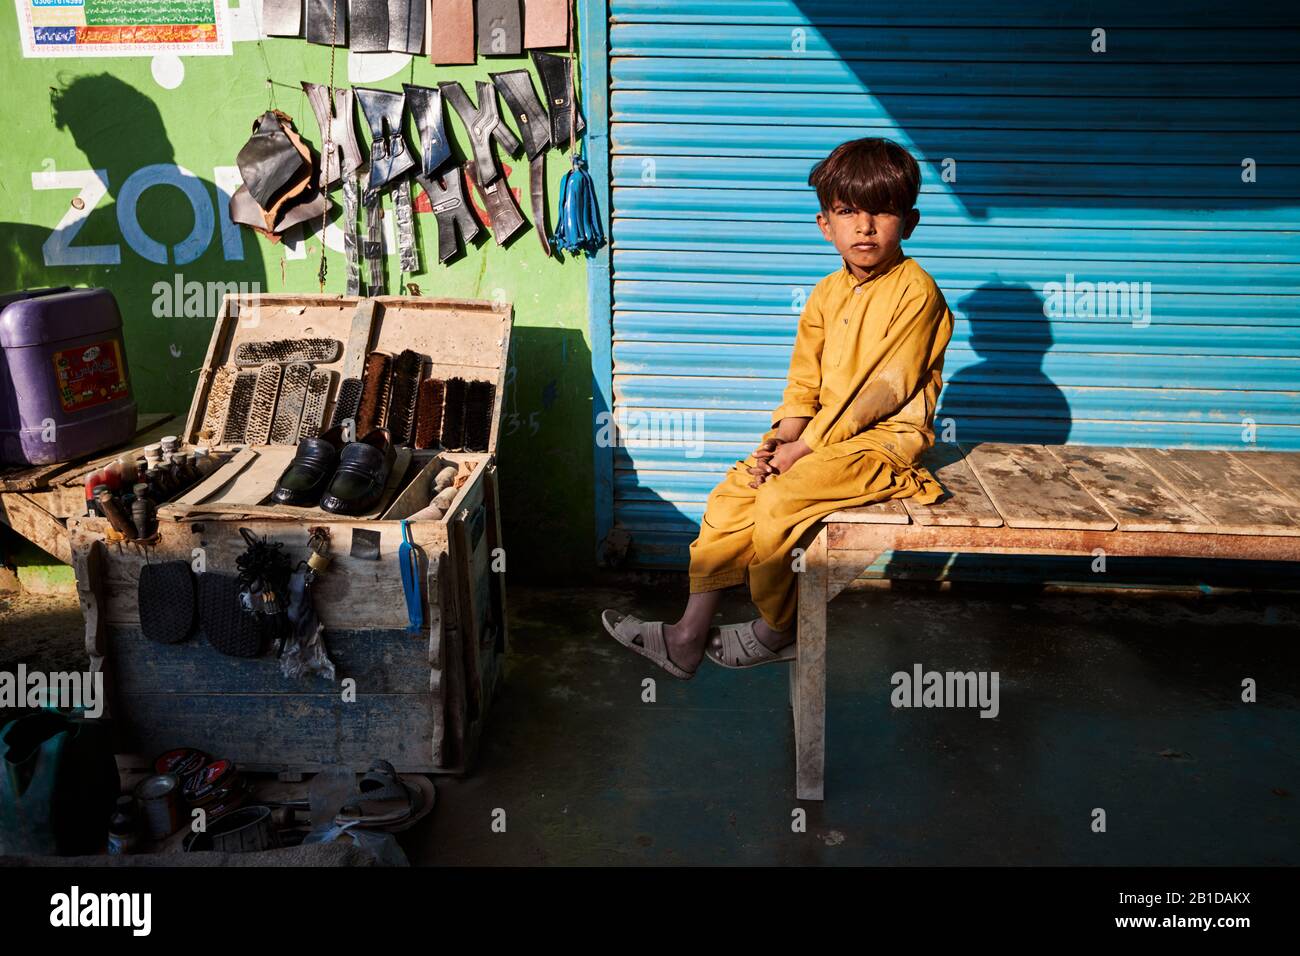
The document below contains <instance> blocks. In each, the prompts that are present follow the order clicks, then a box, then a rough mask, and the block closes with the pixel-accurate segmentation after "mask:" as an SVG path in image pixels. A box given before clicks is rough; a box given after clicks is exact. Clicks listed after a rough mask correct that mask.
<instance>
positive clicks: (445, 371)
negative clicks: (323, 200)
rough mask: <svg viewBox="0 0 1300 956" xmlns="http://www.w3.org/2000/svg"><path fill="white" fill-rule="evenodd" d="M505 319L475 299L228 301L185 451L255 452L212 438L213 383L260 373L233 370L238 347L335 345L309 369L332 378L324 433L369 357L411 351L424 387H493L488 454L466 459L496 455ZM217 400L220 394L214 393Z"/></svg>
mask: <svg viewBox="0 0 1300 956" xmlns="http://www.w3.org/2000/svg"><path fill="white" fill-rule="evenodd" d="M511 319H512V309H511V306H510V304H509V303H499V302H489V301H485V300H477V299H437V298H426V297H417V296H375V297H373V298H360V297H357V296H341V295H312V294H280V293H263V294H257V295H236V294H228V295H227V296H226V297H225V299H224V300H223V302H222V308H221V314H220V315H219V316H218V317H217V321H216V324H215V326H214V327H213V330H212V340H211V342H210V343H209V345H208V353H207V356H206V358H205V359H204V362H203V368H202V369H201V371H200V372H199V381H198V385H197V387H196V388H195V390H194V398H193V400H192V401H191V403H190V412H189V416H188V418H187V419H186V422H185V430H184V433H183V436H182V437H183V439H184V440H185V441H186V442H188V443H190V444H195V445H208V446H209V447H211V448H214V449H228V448H231V447H233V446H234V445H237V444H245V443H250V444H258V442H256V441H251V442H229V441H223V440H222V439H223V438H225V437H226V434H225V433H224V429H223V430H222V431H221V432H217V431H216V430H215V429H214V427H213V422H214V421H216V422H218V423H219V424H218V428H220V423H221V422H222V420H223V411H224V409H222V408H219V407H218V406H219V404H220V403H221V402H223V401H227V400H228V399H227V398H226V397H225V395H217V396H214V394H213V393H214V388H213V383H214V381H216V380H218V379H224V380H225V382H226V383H227V385H226V388H225V389H224V391H225V393H227V394H228V392H229V386H228V383H229V381H230V380H231V376H232V374H234V373H236V372H241V373H248V372H256V371H257V368H258V366H256V365H249V366H241V367H239V368H238V369H237V370H236V367H235V356H236V352H237V350H238V349H239V347H240V345H242V344H244V343H252V342H271V341H278V340H284V339H331V340H334V341H336V342H337V343H339V348H338V349H337V350H336V352H337V354H336V355H333V356H331V358H332V360H331V361H315V362H312V363H311V367H312V369H313V371H316V372H319V371H324V372H329V373H332V374H330V375H329V376H328V377H329V380H330V385H329V393H328V397H327V400H326V402H325V408H324V416H323V421H324V425H323V426H322V428H327V427H329V424H330V422H331V420H332V419H333V417H334V410H335V406H336V404H337V400H338V398H339V389H340V385H341V383H342V382H343V381H344V380H347V379H359V378H361V377H362V374H363V370H364V368H365V360H366V355H367V354H368V353H370V352H372V351H382V352H387V353H389V354H391V355H392V356H393V357H394V358H396V357H397V355H398V354H399V353H401V352H402V351H403V350H407V349H409V350H411V351H414V352H417V353H419V354H421V355H422V356H423V357H424V359H425V361H424V372H423V375H424V376H425V377H432V378H436V379H441V380H443V381H446V380H450V379H453V378H461V379H465V380H466V381H480V382H487V383H489V384H490V385H491V386H492V395H493V402H492V408H491V416H490V429H489V437H488V441H487V448H486V449H471V450H479V451H485V452H486V453H489V454H495V453H496V450H497V437H498V434H499V433H500V429H501V417H502V410H503V409H504V407H505V397H504V392H505V371H506V362H507V356H508V354H509V351H510V328H511ZM216 391H218V392H222V391H223V389H222V388H221V387H218V388H217V390H216ZM210 405H211V407H210ZM292 443H296V438H295V440H294V442H289V444H292ZM434 447H435V448H436V447H437V445H435V446H434ZM452 450H457V449H452Z"/></svg>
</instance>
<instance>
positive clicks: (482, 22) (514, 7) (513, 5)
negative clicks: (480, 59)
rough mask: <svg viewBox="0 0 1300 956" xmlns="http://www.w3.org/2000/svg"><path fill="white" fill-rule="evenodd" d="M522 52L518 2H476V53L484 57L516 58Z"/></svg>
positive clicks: (504, 0) (491, 0) (499, 0)
mask: <svg viewBox="0 0 1300 956" xmlns="http://www.w3.org/2000/svg"><path fill="white" fill-rule="evenodd" d="M523 50H524V23H523V16H522V11H521V10H520V9H519V0H478V51H479V52H480V53H482V54H483V55H484V56H518V55H519V54H520V53H522V52H523Z"/></svg>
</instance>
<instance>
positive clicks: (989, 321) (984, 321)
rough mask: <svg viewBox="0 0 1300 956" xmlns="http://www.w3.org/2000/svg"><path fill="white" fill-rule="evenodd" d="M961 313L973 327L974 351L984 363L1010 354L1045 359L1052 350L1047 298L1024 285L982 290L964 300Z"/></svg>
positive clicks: (994, 285)
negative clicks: (1018, 353) (1044, 308)
mask: <svg viewBox="0 0 1300 956" xmlns="http://www.w3.org/2000/svg"><path fill="white" fill-rule="evenodd" d="M959 311H960V312H961V313H962V314H963V315H965V316H966V321H967V322H969V323H970V347H971V349H973V350H974V351H975V353H976V354H977V355H979V356H980V358H982V359H985V360H989V359H992V358H995V357H996V355H997V354H998V353H1002V352H1006V351H1015V352H1021V353H1024V352H1028V353H1031V354H1032V353H1036V354H1037V355H1039V356H1040V357H1041V356H1042V355H1043V353H1045V352H1046V351H1047V350H1048V349H1050V348H1051V347H1052V325H1051V322H1050V321H1048V318H1047V316H1046V315H1045V314H1044V312H1043V297H1042V296H1041V295H1039V294H1038V293H1037V292H1035V291H1034V290H1033V289H1031V288H1030V287H1029V286H1028V285H1026V284H1025V283H1023V282H1009V283H1004V282H991V283H989V284H987V285H983V286H980V287H979V288H978V289H976V290H975V291H974V292H972V293H971V294H970V295H968V296H966V297H965V298H964V299H962V300H961V302H960V305H959ZM1040 360H1041V358H1040Z"/></svg>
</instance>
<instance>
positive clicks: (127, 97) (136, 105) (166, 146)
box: [50, 73, 174, 169]
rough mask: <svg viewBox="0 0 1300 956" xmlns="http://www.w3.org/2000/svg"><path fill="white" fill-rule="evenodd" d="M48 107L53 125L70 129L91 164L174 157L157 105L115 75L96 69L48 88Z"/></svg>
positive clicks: (128, 164) (132, 164)
mask: <svg viewBox="0 0 1300 956" xmlns="http://www.w3.org/2000/svg"><path fill="white" fill-rule="evenodd" d="M50 108H51V111H52V113H53V118H54V126H55V128H56V129H60V130H66V131H67V132H69V133H71V134H72V139H73V141H74V142H75V143H76V144H77V148H78V149H80V150H81V152H82V153H84V154H85V156H86V159H87V160H88V162H89V164H90V167H91V168H92V169H107V168H109V167H110V166H115V167H117V168H119V169H122V168H124V169H135V168H137V167H139V166H143V165H146V164H148V163H170V162H172V161H173V156H174V151H173V149H172V144H171V140H170V139H168V137H167V129H166V127H165V126H164V125H163V120H162V115H161V114H160V113H159V112H158V107H157V106H156V105H155V104H154V102H153V101H152V100H151V99H149V97H147V96H145V95H144V94H143V93H141V92H140V91H139V90H137V89H136V88H135V87H134V86H132V85H131V84H129V83H124V82H123V81H122V80H120V79H118V78H117V77H115V76H111V75H109V74H107V73H95V74H92V75H89V76H78V77H74V78H72V79H71V80H67V81H64V82H61V83H60V85H58V86H53V87H50Z"/></svg>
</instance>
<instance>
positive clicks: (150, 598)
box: [136, 561, 195, 644]
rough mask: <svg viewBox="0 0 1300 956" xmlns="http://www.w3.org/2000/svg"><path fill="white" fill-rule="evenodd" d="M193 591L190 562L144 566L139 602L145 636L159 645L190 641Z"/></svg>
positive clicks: (138, 595)
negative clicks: (188, 639)
mask: <svg viewBox="0 0 1300 956" xmlns="http://www.w3.org/2000/svg"><path fill="white" fill-rule="evenodd" d="M194 592H195V587H194V573H193V572H192V571H191V570H190V565H189V562H188V561H164V562H162V563H161V564H146V565H145V566H144V567H142V568H141V569H140V581H139V584H138V587H137V598H136V603H137V606H138V607H139V608H140V630H141V632H142V633H143V634H144V636H145V637H147V638H149V640H151V641H157V642H158V643H159V644H178V643H180V642H181V641H183V640H185V639H186V638H188V637H189V636H190V632H191V631H193V630H194V606H195V597H194Z"/></svg>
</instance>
